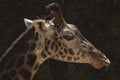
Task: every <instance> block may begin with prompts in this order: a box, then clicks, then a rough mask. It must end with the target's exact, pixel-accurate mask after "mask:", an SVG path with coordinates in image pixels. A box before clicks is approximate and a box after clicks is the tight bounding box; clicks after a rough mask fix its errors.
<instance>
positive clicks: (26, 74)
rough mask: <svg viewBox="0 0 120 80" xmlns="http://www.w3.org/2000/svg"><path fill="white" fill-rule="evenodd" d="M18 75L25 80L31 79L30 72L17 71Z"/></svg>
mask: <svg viewBox="0 0 120 80" xmlns="http://www.w3.org/2000/svg"><path fill="white" fill-rule="evenodd" d="M19 73H20V75H21V76H22V77H23V78H25V80H29V79H30V78H31V72H29V71H27V70H26V69H21V70H19Z"/></svg>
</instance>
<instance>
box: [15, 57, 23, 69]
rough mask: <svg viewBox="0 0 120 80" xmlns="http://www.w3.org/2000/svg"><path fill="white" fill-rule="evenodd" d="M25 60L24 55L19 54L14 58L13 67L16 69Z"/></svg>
mask: <svg viewBox="0 0 120 80" xmlns="http://www.w3.org/2000/svg"><path fill="white" fill-rule="evenodd" d="M24 62H25V57H24V56H20V57H18V58H17V59H16V61H15V67H16V68H17V69H18V68H20V67H22V66H23V65H24Z"/></svg>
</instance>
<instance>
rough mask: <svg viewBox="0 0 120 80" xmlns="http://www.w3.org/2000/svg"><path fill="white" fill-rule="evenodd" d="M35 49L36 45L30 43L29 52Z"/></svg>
mask: <svg viewBox="0 0 120 80" xmlns="http://www.w3.org/2000/svg"><path fill="white" fill-rule="evenodd" d="M35 48H36V43H35V42H33V43H31V45H30V48H29V50H31V51H33V50H34V49H35Z"/></svg>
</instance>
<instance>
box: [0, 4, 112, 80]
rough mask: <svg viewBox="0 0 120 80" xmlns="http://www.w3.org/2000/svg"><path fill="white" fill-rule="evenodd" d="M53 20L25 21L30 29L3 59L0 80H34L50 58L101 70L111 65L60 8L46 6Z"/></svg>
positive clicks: (55, 5) (7, 51)
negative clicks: (88, 65)
mask: <svg viewBox="0 0 120 80" xmlns="http://www.w3.org/2000/svg"><path fill="white" fill-rule="evenodd" d="M47 8H48V10H49V11H50V16H52V17H53V18H52V19H50V20H47V19H36V20H29V19H24V21H25V24H26V26H27V30H26V31H25V32H23V34H21V35H20V36H19V37H18V38H17V40H16V41H15V42H14V43H13V44H12V45H11V47H10V48H8V49H7V50H6V52H5V53H4V55H3V56H2V57H1V59H0V80H32V79H33V77H34V75H35V73H36V72H37V70H38V69H39V66H40V65H41V64H42V63H43V62H44V61H46V60H47V59H49V58H51V59H55V60H60V61H64V62H72V63H88V64H90V65H92V66H93V67H94V68H96V69H99V68H102V67H104V66H109V65H110V61H109V59H108V58H107V57H106V56H105V55H104V54H103V53H102V52H101V51H99V50H98V49H97V48H95V47H94V46H93V45H92V44H91V43H90V42H89V41H88V40H87V39H86V38H84V37H83V36H82V34H81V33H80V31H79V30H78V28H77V27H76V26H75V25H73V24H68V23H66V22H65V20H64V18H63V16H62V12H61V10H60V6H59V5H58V4H56V3H51V4H49V5H48V6H47Z"/></svg>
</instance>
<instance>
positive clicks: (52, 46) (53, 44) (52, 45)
mask: <svg viewBox="0 0 120 80" xmlns="http://www.w3.org/2000/svg"><path fill="white" fill-rule="evenodd" d="M54 47H55V43H54V42H52V44H51V50H54Z"/></svg>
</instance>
